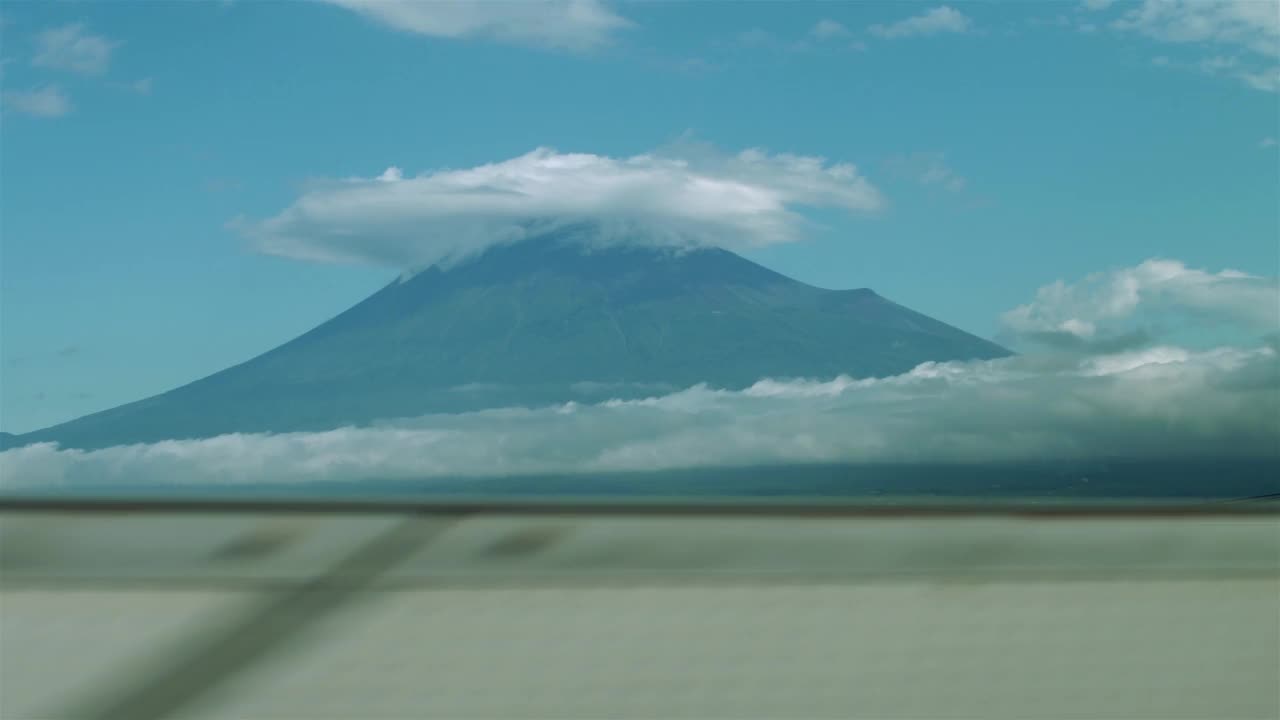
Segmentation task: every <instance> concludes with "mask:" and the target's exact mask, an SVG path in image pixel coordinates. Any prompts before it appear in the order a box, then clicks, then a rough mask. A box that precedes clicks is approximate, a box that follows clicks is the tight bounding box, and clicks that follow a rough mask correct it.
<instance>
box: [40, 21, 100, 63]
mask: <svg viewBox="0 0 1280 720" xmlns="http://www.w3.org/2000/svg"><path fill="white" fill-rule="evenodd" d="M118 45H119V43H116V42H113V41H111V40H108V39H107V38H105V37H102V36H101V35H92V34H90V33H89V32H88V30H87V29H86V27H85V25H84V23H73V24H71V25H64V26H62V27H57V28H50V29H48V30H45V31H43V32H41V33H39V34H37V35H36V54H35V57H34V58H33V59H32V61H31V63H32V64H33V65H36V66H38V67H47V68H53V69H55V70H67V71H70V72H75V73H80V74H82V75H100V74H102V73H104V72H106V71H107V66H108V65H110V64H111V52H112V51H113V50H115V49H116V47H117V46H118Z"/></svg>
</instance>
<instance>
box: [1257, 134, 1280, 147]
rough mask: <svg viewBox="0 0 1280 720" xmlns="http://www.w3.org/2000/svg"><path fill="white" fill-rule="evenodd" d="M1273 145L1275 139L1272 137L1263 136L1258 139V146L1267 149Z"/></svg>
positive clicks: (1274, 144)
mask: <svg viewBox="0 0 1280 720" xmlns="http://www.w3.org/2000/svg"><path fill="white" fill-rule="evenodd" d="M1275 146H1276V139H1275V138H1273V137H1264V138H1262V139H1261V140H1259V141H1258V147H1260V148H1262V149H1263V150H1267V149H1269V148H1273V147H1275Z"/></svg>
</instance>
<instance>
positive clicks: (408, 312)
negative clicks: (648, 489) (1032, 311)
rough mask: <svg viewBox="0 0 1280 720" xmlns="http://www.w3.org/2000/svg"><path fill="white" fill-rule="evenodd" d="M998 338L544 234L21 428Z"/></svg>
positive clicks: (444, 408)
mask: <svg viewBox="0 0 1280 720" xmlns="http://www.w3.org/2000/svg"><path fill="white" fill-rule="evenodd" d="M1006 354H1007V351H1005V350H1004V349H1003V348H1001V347H999V346H997V345H994V344H992V343H990V342H987V341H985V340H982V339H980V338H977V337H975V336H973V335H970V334H968V333H965V332H962V331H960V330H958V329H956V328H953V327H951V326H949V325H946V324H944V323H941V322H938V321H937V320H933V319H931V318H929V317H926V316H924V315H921V314H919V313H916V312H914V311H912V310H909V309H907V308H904V307H902V306H900V305H897V304H895V303H893V302H890V301H888V300H886V299H884V298H882V297H880V296H878V295H876V294H875V293H874V292H872V291H870V290H844V291H835V290H822V289H819V288H814V287H811V286H808V285H805V284H803V283H800V282H797V281H795V280H791V279H789V278H787V277H785V276H783V275H780V274H778V273H775V272H773V271H771V270H768V269H766V268H764V267H761V266H759V265H757V264H755V263H752V262H750V261H748V260H746V259H744V258H742V257H739V256H737V255H734V254H733V253H730V252H728V251H725V250H719V249H698V250H689V251H682V252H677V251H673V250H664V249H655V248H649V247H612V248H608V249H598V250H588V249H585V248H584V247H583V246H580V245H577V244H574V243H570V242H566V241H564V240H562V239H559V238H555V237H544V238H540V239H537V240H528V241H525V242H522V243H518V244H515V245H510V246H505V247H500V248H496V249H492V250H490V251H489V252H487V253H486V254H484V255H483V256H481V257H479V258H477V259H475V260H472V261H469V262H467V263H465V264H462V265H459V266H457V267H454V268H452V269H448V270H443V269H441V268H439V267H432V268H429V269H428V270H426V271H424V272H421V273H419V274H417V275H415V276H413V277H411V278H410V279H408V280H407V281H404V282H399V281H398V282H395V283H392V284H391V285H388V286H387V287H385V288H383V289H382V290H380V291H378V292H377V293H375V294H374V295H372V296H370V297H369V298H368V299H366V300H364V301H363V302H361V303H359V304H357V305H356V306H354V307H352V308H351V309H349V310H347V311H346V312H344V313H342V314H340V315H338V316H337V317H335V318H333V319H332V320H330V321H328V322H326V323H324V324H322V325H320V326H318V327H316V328H315V329H313V330H311V331H310V332H307V333H306V334H304V335H302V336H300V337H298V338H296V339H294V340H292V341H290V342H288V343H285V344H284V345H281V346H280V347H278V348H276V349H274V350H271V351H269V352H267V353H265V354H263V355H260V356H258V357H256V358H254V359H252V360H249V361H248V362H245V363H243V364H241V365H237V366H235V367H231V368H228V369H227V370H223V371H221V372H218V373H215V374H214V375H211V376H209V377H206V378H204V379H202V380H198V381H196V382H193V383H191V384H189V385H185V386H183V387H180V388H177V389H175V390H171V391H169V392H166V393H163V394H161V395H156V396H154V397H150V398H147V399H145V400H141V401H138V402H135V403H130V404H128V405H123V406H120V407H117V408H113V409H111V410H106V411H103V412H100V413H96V414H93V415H88V416H85V417H82V418H79V419H76V420H72V421H70V422H67V423H63V424H61V425H57V426H54V427H51V428H46V429H44V430H39V431H36V432H32V433H28V434H26V435H23V436H20V437H19V438H18V440H17V442H18V443H21V444H25V443H30V442H36V441H46V440H54V441H57V442H60V443H62V444H63V445H64V446H71V447H82V448H93V447H104V446H109V445H115V444H121V443H134V442H153V441H157V440H162V439H171V438H190V437H208V436H212V435H218V434H223V433H229V432H286V431H297V430H323V429H329V428H334V427H338V426H342V425H348V424H362V423H368V422H370V421H373V420H377V419H382V418H392V417H401V416H411V415H420V414H424V413H429V412H459V411H465V410H475V409H481V408H488V407H499V406H506V405H514V404H544V403H552V402H564V401H566V400H570V399H573V400H579V401H591V400H600V399H605V398H609V397H635V396H641V395H650V394H654V393H659V392H666V391H669V390H672V389H676V388H681V387H687V386H689V385H693V384H696V383H700V382H706V383H709V384H711V385H713V386H719V387H731V388H734V387H744V386H746V385H749V384H751V383H752V382H755V381H756V380H758V379H760V378H762V377H775V378H777V377H831V376H834V375H837V374H840V373H845V374H850V375H855V376H872V375H890V374H896V373H900V372H904V371H906V370H909V369H910V368H912V367H914V366H915V365H917V364H919V363H921V362H924V361H927V360H939V361H942V360H955V359H971V358H991V357H999V356H1002V355H1006Z"/></svg>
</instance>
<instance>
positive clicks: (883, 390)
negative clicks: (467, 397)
mask: <svg viewBox="0 0 1280 720" xmlns="http://www.w3.org/2000/svg"><path fill="white" fill-rule="evenodd" d="M1277 401H1280V363H1278V362H1277V355H1276V352H1275V350H1274V349H1272V348H1269V347H1264V348H1258V349H1252V350H1241V349H1230V348H1226V349H1219V350H1214V351H1209V352H1200V353H1195V352H1189V351H1186V350H1182V349H1180V348H1174V347H1156V348H1152V349H1149V350H1145V351H1142V352H1129V353H1122V354H1115V355H1104V356H1098V357H1089V358H1085V359H1081V360H1076V361H1072V362H1055V361H1052V360H1051V359H1050V360H1046V359H1045V358H1043V357H1035V356H1021V357H1014V358H1008V359H1004V360H997V361H985V362H972V363H943V364H936V363H926V364H924V365H921V366H919V367H917V368H916V369H915V370H913V371H911V372H909V373H906V374H904V375H900V376H897V377H892V378H885V379H879V380H857V379H853V378H848V377H838V378H835V379H832V380H825V381H823V380H795V381H773V380H764V381H761V382H759V383H757V384H755V385H753V386H752V387H750V388H747V389H745V390H742V391H724V390H716V389H712V388H707V387H704V386H697V387H692V388H689V389H686V390H682V391H679V392H675V393H672V394H669V395H662V396H655V397H652V398H648V399H644V400H635V401H620V400H614V401H609V402H605V403H600V404H595V405H580V404H574V403H568V404H565V405H560V406H554V407H545V408H537V409H520V408H509V409H504V410H493V411H485V412H477V413H467V414H459V415H431V416H425V417H421V418H416V419H411V420H401V421H396V422H390V423H385V424H382V425H379V426H375V427H367V428H340V429H336V430H332V431H328V432H318V433H288V434H278V435H225V436H221V437H217V438H211V439H206V440H190V441H170V442H160V443H156V444H151V445H134V446H125V447H115V448H108V449H103V450H95V451H87V452H86V451H78V450H59V449H57V448H56V446H54V445H51V444H44V445H33V446H28V447H25V448H20V449H15V450H9V451H6V452H4V453H0V471H2V472H0V477H2V478H3V479H4V480H3V483H4V484H5V485H8V486H10V487H24V486H25V487H31V486H39V487H45V488H54V487H58V486H60V485H66V484H73V485H92V484H110V483H129V484H138V483H142V484H146V483H156V484H165V483H174V482H178V483H200V484H211V483H246V484H247V483H260V482H264V481H271V482H279V483H304V482H323V481H355V480H362V479H370V478H378V479H382V480H395V479H413V480H422V481H424V482H430V481H431V480H432V479H434V478H455V477H468V476H493V475H520V474H538V473H566V474H573V473H584V474H592V473H600V472H611V471H634V470H639V471H645V470H664V469H678V468H697V467H741V466H745V465H761V464H777V463H815V462H827V463H829V462H852V463H856V462H915V463H919V462H924V463H928V462H1000V461H1017V460H1031V461H1044V460H1051V461H1052V460H1064V459H1086V460H1087V459H1098V458H1108V459H1117V458H1119V459H1168V458H1170V457H1173V458H1178V457H1204V456H1210V457H1212V456H1215V455H1217V456H1224V455H1225V456H1229V457H1264V458H1271V459H1273V460H1274V459H1277V450H1276V445H1275V438H1276V437H1277V434H1278V433H1280V413H1277V412H1276V409H1277Z"/></svg>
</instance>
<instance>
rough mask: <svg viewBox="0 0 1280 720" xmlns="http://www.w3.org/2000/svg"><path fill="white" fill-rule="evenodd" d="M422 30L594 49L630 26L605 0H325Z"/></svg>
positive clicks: (391, 23) (386, 22)
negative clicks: (478, 0)
mask: <svg viewBox="0 0 1280 720" xmlns="http://www.w3.org/2000/svg"><path fill="white" fill-rule="evenodd" d="M324 2H328V3H331V4H333V5H337V6H339V7H343V8H346V9H348V10H350V11H352V12H356V13H359V14H361V15H364V16H365V17H368V18H371V19H373V20H375V21H377V22H379V23H382V24H383V25H386V26H388V27H392V28H395V29H397V30H401V31H404V32H409V33H414V34H417V35H427V36H431V37H444V38H482V39H488V40H494V41H498V42H505V43H510V44H515V45H532V46H540V47H548V48H555V49H561V50H574V51H582V50H591V49H593V48H597V47H600V46H602V45H606V44H608V43H610V42H611V41H612V40H613V36H614V34H615V33H616V32H618V31H619V30H622V29H624V28H626V27H629V26H631V24H632V23H631V22H630V21H629V20H627V19H626V18H623V17H622V16H620V15H618V14H616V13H614V12H613V11H612V10H610V9H609V8H608V7H607V6H606V5H605V4H604V3H603V2H600V0H485V1H484V2H474V1H467V0H430V1H429V2H412V1H407V0H324Z"/></svg>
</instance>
